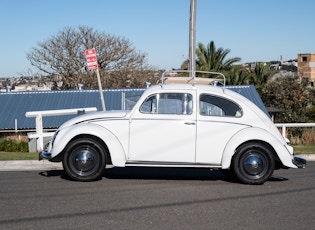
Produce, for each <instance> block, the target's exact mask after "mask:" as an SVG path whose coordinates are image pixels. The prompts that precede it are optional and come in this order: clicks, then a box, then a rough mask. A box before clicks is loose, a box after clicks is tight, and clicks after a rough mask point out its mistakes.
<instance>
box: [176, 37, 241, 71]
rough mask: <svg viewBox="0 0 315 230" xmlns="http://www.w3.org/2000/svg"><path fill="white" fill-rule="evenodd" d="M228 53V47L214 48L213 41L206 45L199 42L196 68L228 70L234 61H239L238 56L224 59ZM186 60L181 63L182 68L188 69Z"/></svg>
mask: <svg viewBox="0 0 315 230" xmlns="http://www.w3.org/2000/svg"><path fill="white" fill-rule="evenodd" d="M229 53H230V50H229V49H223V48H219V49H216V47H215V45H214V42H213V41H211V42H210V43H209V44H208V46H207V47H205V45H204V44H202V43H199V44H198V47H197V49H196V55H197V58H196V70H200V71H207V72H219V71H223V70H229V69H230V68H231V66H232V65H233V64H234V63H236V62H239V61H241V58H239V57H234V58H229V59H226V57H227V55H228V54H229ZM188 62H189V60H186V61H185V62H184V63H183V64H182V69H188Z"/></svg>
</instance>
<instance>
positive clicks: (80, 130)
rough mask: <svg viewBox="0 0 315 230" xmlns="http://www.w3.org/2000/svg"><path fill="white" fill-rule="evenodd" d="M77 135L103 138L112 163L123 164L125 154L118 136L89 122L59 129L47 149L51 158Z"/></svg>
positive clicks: (60, 151) (115, 164)
mask: <svg viewBox="0 0 315 230" xmlns="http://www.w3.org/2000/svg"><path fill="white" fill-rule="evenodd" d="M79 135H91V136H96V137H98V138H100V139H101V140H103V141H104V143H105V144H106V146H107V148H108V150H109V153H110V156H111V160H112V164H113V165H114V166H121V167H123V166H125V163H126V154H125V150H124V148H123V146H122V144H121V143H120V141H119V140H118V138H117V137H116V136H115V135H114V134H113V133H111V132H110V131H109V130H107V129H105V128H104V127H102V126H99V125H96V124H91V123H84V124H78V125H72V126H68V127H65V128H63V129H61V130H59V131H58V134H57V135H56V138H55V140H54V142H53V146H51V145H50V147H49V148H50V150H49V149H48V151H49V152H51V156H52V158H54V157H57V156H58V155H59V154H61V153H62V151H63V150H64V149H65V148H66V146H67V144H68V143H69V142H70V141H71V140H72V139H74V138H75V137H77V136H79Z"/></svg>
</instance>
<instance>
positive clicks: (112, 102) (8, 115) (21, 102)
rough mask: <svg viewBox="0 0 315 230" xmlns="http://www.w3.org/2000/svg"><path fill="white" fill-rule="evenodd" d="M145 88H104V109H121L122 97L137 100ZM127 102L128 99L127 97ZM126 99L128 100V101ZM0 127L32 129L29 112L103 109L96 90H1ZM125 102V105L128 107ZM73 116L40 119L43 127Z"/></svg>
mask: <svg viewBox="0 0 315 230" xmlns="http://www.w3.org/2000/svg"><path fill="white" fill-rule="evenodd" d="M143 91H144V89H115V90H103V95H104V99H105V105H106V109H107V110H120V109H122V101H123V97H125V98H127V99H128V98H129V99H131V100H132V98H133V97H134V99H133V100H134V101H137V100H138V99H139V97H140V96H141V95H142V93H143ZM129 101H130V100H129ZM127 102H128V100H127ZM0 105H1V109H0V130H11V129H15V121H17V126H16V128H17V129H34V128H35V118H26V117H25V113H26V112H29V111H42V110H58V109H73V108H86V107H96V108H97V110H98V111H101V110H102V105H101V101H100V93H99V91H98V90H67V91H30V92H9V93H0ZM128 106H129V107H130V106H132V105H128V104H126V108H127V109H128ZM74 116H76V115H65V116H53V117H44V118H43V127H44V128H57V127H59V126H60V125H61V124H62V123H64V122H65V121H67V120H69V119H70V118H72V117H74Z"/></svg>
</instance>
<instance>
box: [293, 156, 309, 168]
mask: <svg viewBox="0 0 315 230" xmlns="http://www.w3.org/2000/svg"><path fill="white" fill-rule="evenodd" d="M292 162H293V164H294V165H296V167H298V168H305V167H306V160H305V159H303V158H301V157H294V158H293V160H292Z"/></svg>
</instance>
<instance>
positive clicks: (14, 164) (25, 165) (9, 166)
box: [0, 154, 315, 171]
mask: <svg viewBox="0 0 315 230" xmlns="http://www.w3.org/2000/svg"><path fill="white" fill-rule="evenodd" d="M296 156H298V157H301V158H304V159H305V160H307V161H315V154H308V155H296ZM306 167H307V164H306ZM37 170H63V167H62V163H61V162H59V163H53V162H50V161H47V160H42V161H37V160H32V161H27V160H20V161H0V171H37Z"/></svg>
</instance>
